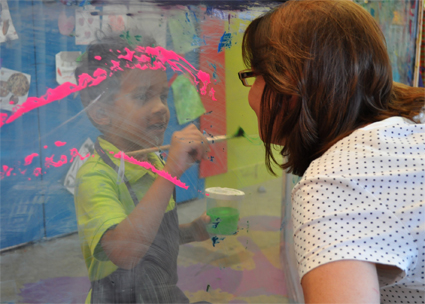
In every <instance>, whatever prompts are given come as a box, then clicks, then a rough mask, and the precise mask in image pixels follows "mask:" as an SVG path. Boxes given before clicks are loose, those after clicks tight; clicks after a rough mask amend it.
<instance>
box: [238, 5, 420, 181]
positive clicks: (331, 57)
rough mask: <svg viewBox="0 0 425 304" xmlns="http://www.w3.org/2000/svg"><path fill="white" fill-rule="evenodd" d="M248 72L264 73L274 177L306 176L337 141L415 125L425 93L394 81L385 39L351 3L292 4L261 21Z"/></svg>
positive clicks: (249, 33)
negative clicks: (381, 124)
mask: <svg viewBox="0 0 425 304" xmlns="http://www.w3.org/2000/svg"><path fill="white" fill-rule="evenodd" d="M242 56H243V59H244V62H245V65H246V66H247V67H250V68H251V69H253V71H254V72H255V73H256V74H257V75H261V76H262V77H263V78H264V81H265V88H264V91H263V95H262V98H261V106H260V109H261V110H260V111H261V113H260V117H259V119H260V130H259V132H260V134H261V138H262V139H263V141H264V145H265V148H266V165H267V168H268V170H269V171H270V172H272V173H274V172H273V169H272V167H271V162H274V163H276V164H278V163H277V161H276V159H275V157H274V156H273V154H272V149H273V147H272V146H273V144H272V143H285V144H284V146H283V148H282V149H281V151H280V154H281V155H282V156H283V157H284V158H285V159H286V162H285V163H283V164H278V165H279V166H280V167H281V168H282V169H288V171H289V172H292V173H294V174H296V175H300V176H301V175H303V174H304V172H305V171H306V170H307V168H308V166H309V165H310V163H311V162H312V161H313V160H315V159H316V158H318V157H320V156H321V155H322V154H323V153H325V152H326V151H327V150H328V149H329V148H330V147H331V146H332V145H334V144H335V143H336V142H337V141H338V140H340V139H342V138H343V137H345V136H347V135H349V134H350V133H352V132H353V131H354V130H356V129H358V128H360V127H362V126H365V125H367V124H369V123H373V122H376V121H380V120H383V119H386V118H389V117H392V116H402V117H405V118H408V119H410V120H413V121H414V120H415V117H417V115H418V114H420V112H421V110H422V108H423V106H424V103H425V89H424V88H413V87H409V86H407V85H403V84H400V83H395V82H393V81H392V71H391V63H390V60H389V56H388V53H387V49H386V42H385V38H384V36H383V34H382V32H381V30H380V28H379V26H378V24H377V23H376V22H375V20H374V19H373V17H372V16H371V15H370V14H369V13H368V12H367V11H366V10H365V9H363V8H362V7H361V6H359V5H357V4H355V3H353V2H351V1H335V0H301V1H288V2H286V3H284V4H283V5H281V6H279V7H277V8H275V9H273V10H271V11H270V12H268V13H266V14H265V15H263V16H261V17H259V18H257V19H255V20H254V21H253V22H252V23H251V24H250V25H249V26H248V27H247V29H246V31H245V34H244V37H243V45H242Z"/></svg>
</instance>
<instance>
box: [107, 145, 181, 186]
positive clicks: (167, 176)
mask: <svg viewBox="0 0 425 304" xmlns="http://www.w3.org/2000/svg"><path fill="white" fill-rule="evenodd" d="M122 156H123V157H124V160H126V161H128V162H129V163H132V164H135V165H138V166H141V167H143V168H146V169H149V170H151V171H152V172H154V173H157V174H158V175H159V176H162V177H163V178H165V179H167V180H169V181H170V182H172V183H173V184H174V185H176V186H178V187H181V188H183V189H188V188H189V186H188V185H186V184H185V183H183V182H182V181H181V180H178V179H177V178H176V177H172V176H171V175H170V173H168V172H166V171H164V170H159V169H157V168H155V166H154V165H152V164H151V163H149V162H146V161H143V162H142V161H138V160H137V159H135V158H134V157H132V156H131V157H130V156H128V155H126V154H125V153H124V152H121V151H120V152H118V153H117V154H115V155H114V157H115V158H118V159H121V157H122Z"/></svg>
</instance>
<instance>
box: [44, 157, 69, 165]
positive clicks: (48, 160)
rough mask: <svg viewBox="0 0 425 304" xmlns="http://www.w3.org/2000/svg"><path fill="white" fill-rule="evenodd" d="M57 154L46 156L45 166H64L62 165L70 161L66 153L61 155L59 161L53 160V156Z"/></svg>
mask: <svg viewBox="0 0 425 304" xmlns="http://www.w3.org/2000/svg"><path fill="white" fill-rule="evenodd" d="M54 156H55V155H54V154H53V155H52V156H50V157H46V164H45V166H46V167H47V168H50V166H53V167H60V166H62V165H65V164H66V163H67V162H68V158H67V157H66V155H62V156H61V158H60V160H58V161H57V162H55V161H54V160H53V157H54Z"/></svg>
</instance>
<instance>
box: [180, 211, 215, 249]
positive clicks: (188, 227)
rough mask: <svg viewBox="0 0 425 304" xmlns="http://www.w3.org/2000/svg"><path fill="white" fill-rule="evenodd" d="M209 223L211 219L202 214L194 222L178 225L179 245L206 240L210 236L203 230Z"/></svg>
mask: <svg viewBox="0 0 425 304" xmlns="http://www.w3.org/2000/svg"><path fill="white" fill-rule="evenodd" d="M210 221H211V218H210V217H209V216H208V215H207V213H206V212H204V213H203V214H202V215H201V216H200V217H198V218H197V219H195V220H194V221H192V222H190V223H186V224H180V225H179V230H180V231H179V237H180V244H187V243H190V242H202V241H205V240H208V239H209V238H210V235H209V234H208V232H207V229H206V228H205V225H206V224H208V223H209V222H210Z"/></svg>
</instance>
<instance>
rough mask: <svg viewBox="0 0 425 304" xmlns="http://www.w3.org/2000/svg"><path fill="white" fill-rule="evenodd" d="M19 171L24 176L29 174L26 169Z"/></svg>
mask: <svg viewBox="0 0 425 304" xmlns="http://www.w3.org/2000/svg"><path fill="white" fill-rule="evenodd" d="M18 170H19V172H20V173H21V174H22V175H24V174H25V173H26V172H27V169H25V170H24V171H21V169H18Z"/></svg>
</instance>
